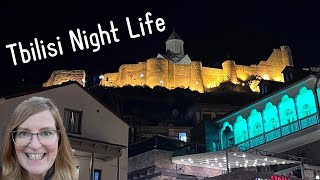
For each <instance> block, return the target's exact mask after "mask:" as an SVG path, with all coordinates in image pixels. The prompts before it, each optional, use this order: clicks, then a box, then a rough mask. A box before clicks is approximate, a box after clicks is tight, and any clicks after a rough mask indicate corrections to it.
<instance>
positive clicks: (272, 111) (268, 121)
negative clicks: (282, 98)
mask: <svg viewBox="0 0 320 180" xmlns="http://www.w3.org/2000/svg"><path fill="white" fill-rule="evenodd" d="M262 117H263V122H264V131H265V132H269V131H272V130H274V129H277V128H279V127H280V123H279V116H278V109H277V107H276V106H275V105H273V104H272V103H271V102H267V103H266V105H265V107H264V110H263V111H262Z"/></svg>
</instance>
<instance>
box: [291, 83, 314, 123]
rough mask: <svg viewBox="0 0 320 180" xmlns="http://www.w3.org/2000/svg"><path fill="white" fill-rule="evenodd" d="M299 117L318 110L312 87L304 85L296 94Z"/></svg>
mask: <svg viewBox="0 0 320 180" xmlns="http://www.w3.org/2000/svg"><path fill="white" fill-rule="evenodd" d="M296 107H297V114H298V118H299V119H301V118H304V117H306V116H310V115H311V114H314V113H316V112H317V109H316V101H315V96H314V93H313V91H312V90H311V89H308V88H307V87H305V86H303V87H301V88H300V90H299V93H298V95H297V96H296Z"/></svg>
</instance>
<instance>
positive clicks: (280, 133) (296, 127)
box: [236, 114, 319, 151]
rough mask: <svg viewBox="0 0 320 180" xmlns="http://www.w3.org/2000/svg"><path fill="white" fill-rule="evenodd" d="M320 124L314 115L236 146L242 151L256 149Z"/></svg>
mask: <svg viewBox="0 0 320 180" xmlns="http://www.w3.org/2000/svg"><path fill="white" fill-rule="evenodd" d="M316 124H319V120H318V119H317V115H316V114H313V115H310V116H308V117H305V118H302V119H298V120H296V121H293V122H291V123H289V124H286V125H284V126H281V127H280V128H277V129H274V130H272V131H269V132H266V133H264V134H262V135H259V136H257V137H254V138H250V139H248V140H246V141H243V142H241V143H238V144H237V145H236V146H238V148H239V149H240V150H242V151H246V150H248V149H251V148H254V147H256V146H259V145H262V144H264V143H268V142H271V141H273V140H276V139H279V138H281V137H284V136H287V135H289V134H292V133H295V132H298V131H301V130H303V129H306V128H308V127H311V126H314V125H316Z"/></svg>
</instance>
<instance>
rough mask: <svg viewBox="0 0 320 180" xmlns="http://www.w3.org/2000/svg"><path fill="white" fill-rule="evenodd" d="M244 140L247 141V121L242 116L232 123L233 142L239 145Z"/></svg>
mask: <svg viewBox="0 0 320 180" xmlns="http://www.w3.org/2000/svg"><path fill="white" fill-rule="evenodd" d="M246 140H248V126H247V121H246V120H245V119H244V118H243V117H242V116H238V117H237V119H236V122H235V123H234V142H235V144H239V143H241V142H243V141H246Z"/></svg>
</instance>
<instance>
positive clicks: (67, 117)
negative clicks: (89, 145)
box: [64, 109, 82, 134]
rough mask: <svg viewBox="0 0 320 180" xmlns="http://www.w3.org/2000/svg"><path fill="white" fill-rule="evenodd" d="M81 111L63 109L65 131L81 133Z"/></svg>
mask: <svg viewBox="0 0 320 180" xmlns="http://www.w3.org/2000/svg"><path fill="white" fill-rule="evenodd" d="M81 125H82V111H75V110H70V109H65V110H64V126H65V127H66V130H67V132H69V133H75V134H81Z"/></svg>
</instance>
